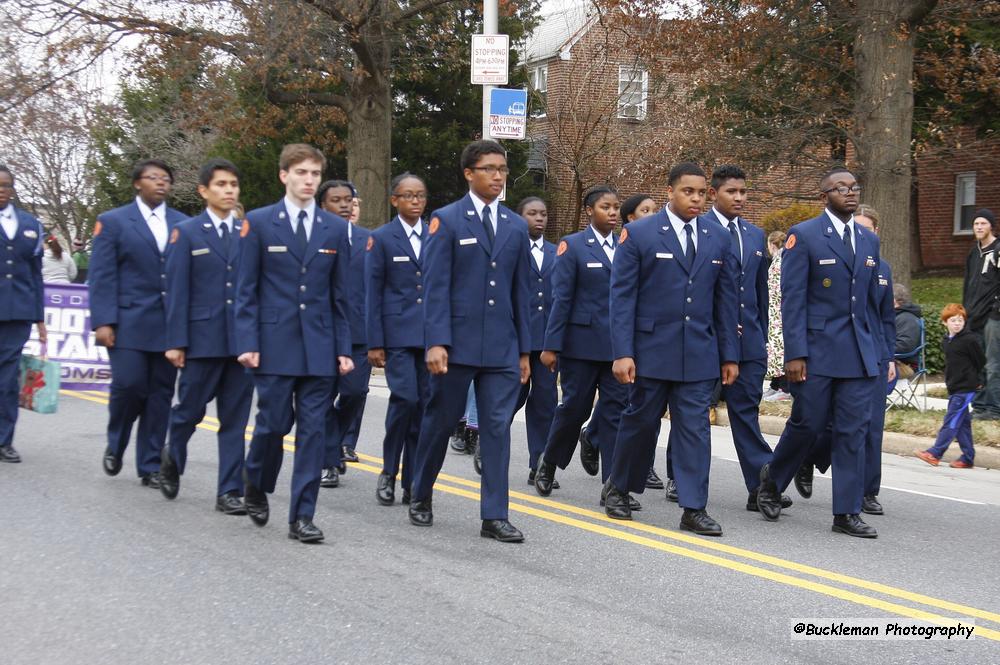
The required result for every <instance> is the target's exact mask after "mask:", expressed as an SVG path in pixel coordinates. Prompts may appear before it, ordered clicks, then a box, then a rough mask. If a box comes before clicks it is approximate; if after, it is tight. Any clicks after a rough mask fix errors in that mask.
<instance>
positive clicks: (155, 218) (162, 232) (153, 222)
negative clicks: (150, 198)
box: [135, 196, 167, 254]
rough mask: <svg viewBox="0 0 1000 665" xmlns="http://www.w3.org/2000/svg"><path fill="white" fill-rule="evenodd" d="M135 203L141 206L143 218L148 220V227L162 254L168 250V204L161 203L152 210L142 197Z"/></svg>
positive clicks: (140, 210)
mask: <svg viewBox="0 0 1000 665" xmlns="http://www.w3.org/2000/svg"><path fill="white" fill-rule="evenodd" d="M135 203H136V205H137V206H139V212H140V213H141V214H142V218H143V219H144V220H146V226H148V227H149V230H150V231H151V232H152V233H153V238H155V239H156V246H157V247H158V248H159V249H160V253H161V254H162V253H163V250H165V249H166V248H167V204H166V203H161V204H160V205H158V206H156V207H155V208H150V207H149V206H148V205H146V202H145V201H143V200H142V198H141V197H138V196H137V197H135Z"/></svg>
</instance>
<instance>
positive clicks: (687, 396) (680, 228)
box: [604, 162, 740, 536]
mask: <svg viewBox="0 0 1000 665" xmlns="http://www.w3.org/2000/svg"><path fill="white" fill-rule="evenodd" d="M707 189H708V187H707V183H706V181H705V173H704V172H703V171H702V170H701V168H699V167H698V166H697V165H696V164H692V163H690V162H684V163H681V164H678V165H677V166H675V167H674V168H673V169H671V171H670V176H669V179H668V181H667V196H668V197H669V199H670V203H668V204H667V207H666V208H664V209H663V210H661V211H660V212H659V213H657V214H655V215H650V216H649V217H644V218H642V219H638V220H636V221H634V222H632V223H630V224H629V225H628V227H626V229H625V230H623V231H622V235H621V238H619V245H618V251H617V252H616V253H615V262H614V266H613V267H612V270H611V320H612V321H613V322H614V325H613V326H612V327H611V344H612V348H613V351H614V358H615V362H614V373H615V376H616V377H617V378H618V380H619V381H620V382H621V383H628V384H632V390H631V393H630V396H629V405H628V407H627V408H626V409H625V411H624V413H622V419H621V425H620V426H619V428H618V439H617V441H616V442H615V454H614V461H613V462H612V469H611V474H610V477H609V479H608V482H607V484H606V485H605V487H604V494H605V512H606V513H607V515H608V517H611V518H613V519H624V520H628V519H632V511H631V509H630V508H629V497H628V492H638V493H642V491H643V490H645V489H646V478H647V476H648V475H649V467H650V465H651V464H652V463H653V457H654V454H655V452H656V438H657V433H658V432H659V427H660V419H661V418H662V417H663V414H664V412H665V411H666V409H667V406H668V405H669V407H670V435H671V439H670V443H671V448H672V449H673V466H674V475H675V479H676V481H677V497H678V503H679V504H680V506H681V507H682V508H683V509H684V514H683V516H682V517H681V523H680V528H681V529H682V530H686V531H692V532H694V533H696V534H699V535H705V536H721V535H722V527H720V526H719V524H718V522H716V521H715V520H714V519H712V518H711V517H710V516H709V515H708V513H707V512H706V511H705V506H706V505H707V503H708V475H709V465H710V464H711V460H712V448H711V442H712V428H711V424H710V423H709V416H708V409H709V403H710V402H711V400H712V392H713V390H714V388H715V382H716V380H718V378H719V376H720V374H721V378H722V385H723V386H730V385H732V384H733V382H734V381H735V380H736V378H737V376H738V374H739V364H738V362H739V357H740V348H739V344H740V343H739V335H738V330H737V326H738V323H739V319H738V316H737V312H738V310H739V298H738V295H737V294H738V291H737V285H736V282H737V276H738V274H739V267H738V266H737V264H736V259H735V257H734V256H733V252H732V249H731V244H730V243H731V238H730V237H729V234H728V233H726V231H724V230H723V229H721V228H719V226H718V224H707V223H705V222H704V220H699V219H698V215H700V214H701V211H702V202H703V201H704V200H705V194H706V192H707Z"/></svg>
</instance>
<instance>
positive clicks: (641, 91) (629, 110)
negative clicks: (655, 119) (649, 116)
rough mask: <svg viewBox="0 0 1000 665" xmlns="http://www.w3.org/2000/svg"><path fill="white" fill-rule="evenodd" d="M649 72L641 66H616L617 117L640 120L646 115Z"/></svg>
mask: <svg viewBox="0 0 1000 665" xmlns="http://www.w3.org/2000/svg"><path fill="white" fill-rule="evenodd" d="M648 95H649V72H647V71H646V70H645V69H643V68H642V67H626V66H624V65H622V66H620V67H618V117H619V118H626V119H628V120H642V119H643V118H645V117H646V101H647V98H648Z"/></svg>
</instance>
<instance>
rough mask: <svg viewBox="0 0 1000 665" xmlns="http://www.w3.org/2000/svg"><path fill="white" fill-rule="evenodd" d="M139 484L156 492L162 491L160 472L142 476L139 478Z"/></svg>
mask: <svg viewBox="0 0 1000 665" xmlns="http://www.w3.org/2000/svg"><path fill="white" fill-rule="evenodd" d="M139 482H141V483H142V486H143V487H149V488H151V489H154V490H156V489H160V472H159V471H154V472H153V473H151V474H149V475H147V476H142V477H140V478H139Z"/></svg>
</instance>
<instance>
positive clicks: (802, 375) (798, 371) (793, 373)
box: [785, 358, 806, 383]
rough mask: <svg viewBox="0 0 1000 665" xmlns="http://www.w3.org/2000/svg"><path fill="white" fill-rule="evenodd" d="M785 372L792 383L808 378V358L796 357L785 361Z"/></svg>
mask: <svg viewBox="0 0 1000 665" xmlns="http://www.w3.org/2000/svg"><path fill="white" fill-rule="evenodd" d="M785 374H786V375H787V376H788V380H789V381H790V382H792V383H802V382H803V381H805V380H806V359H805V358H796V359H795V360H789V361H788V362H787V363H785Z"/></svg>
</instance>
